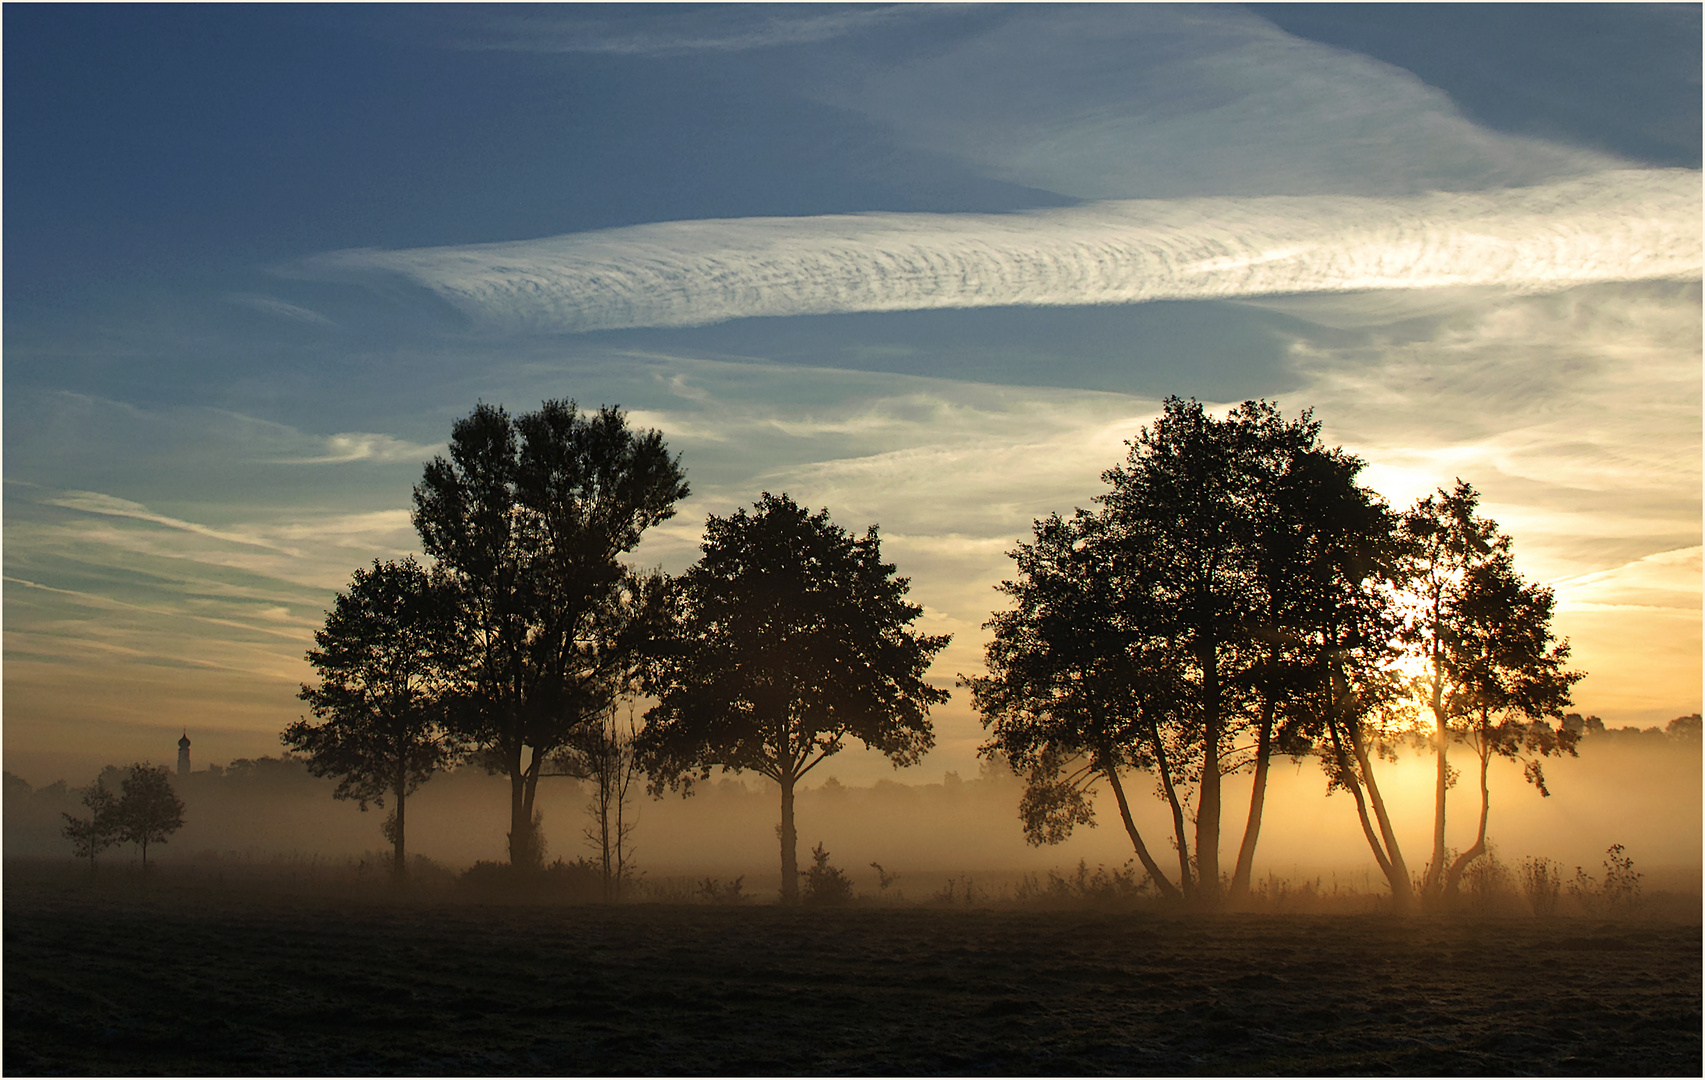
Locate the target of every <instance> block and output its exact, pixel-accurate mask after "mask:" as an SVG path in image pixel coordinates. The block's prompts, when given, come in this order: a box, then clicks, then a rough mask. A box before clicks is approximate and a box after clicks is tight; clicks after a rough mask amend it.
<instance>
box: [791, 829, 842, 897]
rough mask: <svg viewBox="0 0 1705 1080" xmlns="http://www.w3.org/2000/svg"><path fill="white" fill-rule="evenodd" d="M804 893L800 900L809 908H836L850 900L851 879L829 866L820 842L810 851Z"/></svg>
mask: <svg viewBox="0 0 1705 1080" xmlns="http://www.w3.org/2000/svg"><path fill="white" fill-rule="evenodd" d="M803 876H804V878H805V892H804V893H803V895H802V896H801V897H800V900H801V901H802V902H803V903H805V904H807V905H808V906H811V907H836V906H839V905H841V904H845V903H847V902H849V901H851V900H852V879H851V878H849V877H847V875H846V873H845V872H844V871H842V870H839V869H837V868H836V867H833V866H830V865H829V853H828V852H827V851H824V850H823V845H822V843H821V842H819V843H818V844H817V846H816V847H814V848H812V849H811V868H810V869H809V870H807V871H805V873H804V875H803Z"/></svg>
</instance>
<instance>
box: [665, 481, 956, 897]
mask: <svg viewBox="0 0 1705 1080" xmlns="http://www.w3.org/2000/svg"><path fill="white" fill-rule="evenodd" d="M701 550H702V555H701V557H700V558H699V560H698V562H696V563H694V564H693V566H691V567H690V568H689V569H688V570H687V572H686V573H685V574H684V575H683V576H682V578H681V579H680V581H679V582H678V587H677V589H676V591H675V601H676V602H675V609H674V621H673V624H672V630H671V633H670V634H669V636H668V637H667V639H666V640H665V641H664V642H663V644H662V645H661V646H660V648H659V651H658V656H657V659H656V662H655V665H654V666H653V668H652V671H651V681H650V686H649V688H650V690H651V692H652V693H653V694H655V695H656V697H657V698H658V703H657V705H656V706H655V707H654V708H653V709H652V710H651V711H650V712H649V713H648V714H647V724H646V727H645V730H644V731H643V732H641V733H640V737H639V754H640V758H641V761H642V763H643V767H644V769H645V771H646V773H647V774H648V776H649V777H650V778H651V786H652V790H653V791H654V792H659V793H660V792H661V791H662V790H663V789H664V788H665V787H668V786H670V785H673V786H676V787H679V788H686V789H689V790H690V785H691V783H692V781H693V780H694V779H695V778H704V777H708V776H709V775H710V770H711V769H712V768H713V767H715V766H723V767H725V768H728V769H732V770H736V771H738V770H742V769H751V770H753V771H755V772H758V773H760V774H762V775H764V776H767V777H769V778H770V779H772V780H774V781H775V782H776V783H777V784H778V785H780V786H781V796H782V822H781V829H780V833H781V857H782V896H783V898H784V899H785V900H787V901H788V902H792V901H794V900H795V899H796V898H797V896H798V857H797V836H796V832H795V829H794V821H793V792H794V785H795V784H796V783H797V782H798V781H799V779H800V778H801V777H803V776H804V775H805V774H807V773H808V772H810V771H811V770H812V769H813V768H815V767H816V766H817V765H818V764H819V763H821V762H822V761H823V760H824V759H825V758H827V757H829V756H830V755H832V754H835V753H837V752H838V751H839V750H840V749H841V748H842V747H843V746H844V745H845V744H846V742H847V740H848V739H857V740H859V741H860V742H862V743H864V744H865V745H867V746H869V747H871V748H873V749H876V750H879V751H881V752H882V753H883V754H886V755H887V756H888V758H889V759H890V760H891V761H893V762H894V764H895V765H896V766H902V765H910V764H913V763H915V762H916V761H917V760H918V758H919V757H920V756H921V755H922V754H923V752H924V751H926V750H928V749H929V748H930V746H931V745H932V744H933V741H934V736H933V734H932V730H931V727H930V723H929V707H930V706H931V705H932V704H938V703H940V702H942V701H945V700H946V699H947V696H948V694H947V691H945V690H941V689H938V688H936V687H934V686H931V685H930V684H929V683H928V682H927V681H926V680H925V678H924V673H925V671H926V670H927V669H928V667H929V664H930V660H931V659H932V658H933V657H934V656H935V654H936V653H938V652H940V651H941V649H943V648H944V647H945V646H946V645H947V642H948V638H947V637H946V636H945V635H941V636H931V635H923V634H915V633H912V632H911V631H910V630H909V629H908V627H909V626H910V625H911V623H912V622H914V621H915V620H916V619H917V618H918V616H919V615H920V614H922V610H923V609H922V608H920V607H919V606H918V605H916V604H913V603H910V602H908V601H907V600H906V599H905V596H906V591H907V588H908V584H909V583H908V580H907V579H906V578H902V577H896V576H895V568H894V566H893V565H891V564H889V563H885V562H883V561H882V552H881V545H880V542H879V539H878V535H877V530H876V527H875V526H872V527H871V528H870V529H869V530H867V531H866V532H865V534H864V535H863V536H862V537H854V536H852V535H851V534H849V533H847V532H846V531H845V530H844V529H842V528H840V527H839V526H837V525H836V524H835V523H834V522H832V521H831V520H830V519H829V514H828V511H827V510H820V511H818V512H817V513H814V514H813V513H808V512H807V511H806V510H805V509H803V508H802V507H800V506H799V505H798V504H797V503H795V502H794V501H793V500H792V499H790V498H789V497H788V496H787V495H785V494H783V495H779V496H778V495H771V494H770V493H768V492H765V493H764V494H763V495H762V496H761V497H760V498H759V499H758V501H757V502H756V503H755V504H754V506H753V508H752V509H751V511H747V510H746V509H745V508H744V507H742V508H740V509H739V510H736V511H735V512H734V513H733V514H731V515H729V516H727V517H716V516H712V517H711V518H710V519H709V520H708V521H707V522H706V523H705V535H704V540H703V543H702V545H701Z"/></svg>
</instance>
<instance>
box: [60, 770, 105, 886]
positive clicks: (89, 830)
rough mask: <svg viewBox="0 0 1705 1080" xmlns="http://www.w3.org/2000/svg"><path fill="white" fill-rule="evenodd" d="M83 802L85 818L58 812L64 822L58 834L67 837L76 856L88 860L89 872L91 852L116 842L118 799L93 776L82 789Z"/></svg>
mask: <svg viewBox="0 0 1705 1080" xmlns="http://www.w3.org/2000/svg"><path fill="white" fill-rule="evenodd" d="M82 802H83V805H84V806H86V807H88V808H89V816H88V817H86V818H79V817H72V816H71V815H70V814H66V813H61V814H60V817H63V818H64V819H65V826H64V828H63V829H62V830H61V835H63V836H64V837H65V839H67V840H69V841H71V850H72V852H73V853H74V854H75V855H76V856H77V858H79V859H83V858H87V859H88V860H89V872H90V873H91V874H92V873H94V872H95V856H96V855H99V854H100V853H101V852H103V851H105V850H106V849H107V848H109V847H112V846H113V845H114V844H116V843H118V839H119V827H120V826H119V818H118V799H117V798H115V797H114V795H113V793H112V792H111V791H109V790H108V789H107V787H106V785H105V784H102V783H101V782H100V781H99V780H96V781H95V783H94V784H93V785H91V786H90V787H89V788H88V789H87V790H85V791H84V792H83V799H82Z"/></svg>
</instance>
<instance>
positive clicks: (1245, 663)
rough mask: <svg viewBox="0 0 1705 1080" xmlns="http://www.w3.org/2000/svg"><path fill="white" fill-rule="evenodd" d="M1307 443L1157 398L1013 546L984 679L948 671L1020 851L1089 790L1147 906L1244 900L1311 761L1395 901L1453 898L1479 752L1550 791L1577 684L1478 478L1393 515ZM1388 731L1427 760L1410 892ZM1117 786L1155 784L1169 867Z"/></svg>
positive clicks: (1243, 418) (1065, 830)
mask: <svg viewBox="0 0 1705 1080" xmlns="http://www.w3.org/2000/svg"><path fill="white" fill-rule="evenodd" d="M1319 432H1320V426H1319V424H1318V423H1317V422H1315V421H1314V420H1313V418H1312V416H1311V415H1310V414H1308V413H1304V414H1303V415H1302V416H1300V417H1298V418H1296V419H1286V418H1285V417H1284V416H1282V415H1281V414H1280V412H1279V411H1278V410H1277V409H1276V408H1274V407H1273V406H1271V405H1269V404H1267V403H1265V402H1246V403H1245V404H1243V405H1242V406H1240V407H1238V408H1236V409H1233V410H1231V412H1230V413H1229V414H1228V415H1227V416H1226V417H1225V418H1224V419H1218V418H1215V417H1213V416H1210V415H1208V414H1207V413H1206V411H1205V410H1204V409H1203V408H1202V406H1201V405H1200V404H1199V403H1197V402H1194V401H1183V400H1179V399H1177V398H1173V399H1169V400H1168V401H1167V402H1166V403H1165V407H1164V410H1163V412H1162V414H1161V415H1160V417H1159V418H1158V419H1157V420H1156V421H1155V423H1154V424H1153V425H1152V426H1150V427H1147V428H1145V429H1143V431H1142V432H1141V434H1140V435H1139V437H1138V438H1137V439H1135V440H1133V441H1132V443H1131V444H1130V452H1129V455H1128V457H1127V459H1126V460H1125V462H1124V463H1123V464H1121V465H1119V466H1117V467H1115V468H1113V469H1110V470H1108V471H1107V472H1106V473H1104V474H1103V480H1104V481H1105V482H1106V483H1107V484H1108V485H1109V490H1108V491H1107V492H1106V493H1104V494H1102V495H1101V496H1098V498H1097V502H1098V503H1099V506H1098V508H1097V509H1095V510H1084V509H1079V510H1077V511H1076V512H1075V513H1074V514H1073V515H1072V516H1071V517H1069V518H1067V517H1061V516H1059V515H1057V514H1056V515H1052V516H1050V517H1048V518H1046V519H1043V520H1039V521H1037V522H1036V523H1035V527H1034V537H1033V539H1032V540H1031V542H1029V543H1022V544H1020V545H1019V547H1018V548H1017V549H1016V550H1015V551H1013V552H1012V553H1011V555H1012V557H1013V558H1014V560H1015V561H1016V563H1017V570H1018V573H1017V575H1016V576H1015V577H1014V579H1013V580H1011V581H1007V582H1004V583H1003V584H1002V585H1001V586H1000V588H1001V590H1002V591H1003V592H1004V593H1006V594H1007V595H1008V596H1010V597H1011V598H1012V600H1013V601H1014V605H1013V607H1012V608H1011V609H1010V610H1008V611H1004V612H1001V613H999V614H997V615H995V616H994V618H993V619H992V620H991V621H990V622H989V623H988V624H987V627H988V628H989V629H990V630H992V631H993V639H992V641H991V642H990V644H989V646H988V649H987V655H986V674H983V675H978V676H973V677H963V676H962V677H961V679H962V684H964V685H967V686H969V687H970V689H971V692H972V695H973V698H974V700H975V704H976V706H977V708H978V709H979V711H980V712H981V714H982V717H983V720H984V724H985V725H986V727H987V728H988V730H989V732H990V735H991V737H990V739H989V741H988V743H987V744H986V745H985V746H984V748H983V749H984V752H985V753H990V754H994V753H998V754H1001V755H1004V756H1006V757H1007V758H1008V759H1009V760H1010V761H1011V762H1012V763H1013V765H1014V767H1015V768H1017V769H1020V770H1023V771H1024V773H1025V775H1026V778H1027V786H1026V791H1025V795H1024V798H1023V801H1022V803H1021V816H1022V818H1023V821H1024V827H1025V830H1026V833H1027V835H1028V836H1029V837H1030V838H1031V839H1032V841H1033V842H1037V843H1047V842H1058V841H1060V840H1063V839H1064V838H1065V837H1066V836H1068V835H1070V833H1071V831H1072V829H1073V828H1074V827H1075V826H1077V825H1081V824H1085V823H1088V822H1090V821H1092V820H1093V815H1094V805H1093V801H1092V796H1093V794H1094V791H1095V790H1096V789H1097V787H1098V786H1099V785H1101V784H1105V785H1106V787H1107V788H1108V789H1109V790H1110V791H1111V792H1112V794H1113V797H1114V801H1115V803H1116V805H1117V806H1118V809H1119V813H1120V817H1121V819H1122V821H1123V823H1124V826H1125V829H1126V831H1127V832H1128V834H1129V835H1130V839H1131V843H1132V846H1133V848H1134V850H1135V852H1136V855H1137V858H1138V859H1139V860H1140V861H1141V862H1142V865H1143V866H1144V868H1145V869H1146V870H1147V872H1148V874H1149V876H1150V878H1151V879H1152V880H1153V881H1154V883H1155V885H1156V886H1157V887H1158V888H1159V889H1160V891H1161V892H1163V893H1165V894H1167V895H1172V896H1178V897H1182V898H1187V899H1190V900H1192V901H1194V902H1197V903H1199V904H1201V905H1203V906H1207V907H1212V906H1214V905H1216V904H1217V903H1219V902H1221V901H1222V900H1223V899H1224V897H1225V894H1226V893H1227V892H1229V893H1230V894H1231V896H1232V897H1233V898H1235V897H1236V896H1238V895H1239V894H1243V893H1246V892H1247V890H1248V889H1249V879H1250V870H1251V865H1252V862H1253V859H1254V854H1255V849H1256V844H1257V841H1258V838H1259V834H1260V827H1261V816H1262V809H1263V800H1264V798H1265V793H1266V781H1267V774H1268V769H1269V767H1270V763H1271V761H1272V759H1273V758H1274V756H1275V755H1291V756H1296V757H1301V756H1303V755H1314V756H1317V757H1318V760H1319V761H1320V762H1321V764H1322V766H1323V768H1324V769H1325V771H1326V774H1327V778H1328V781H1329V784H1330V786H1331V787H1332V788H1337V789H1342V790H1344V791H1346V792H1348V793H1349V794H1350V796H1351V801H1352V802H1353V803H1354V806H1355V809H1356V812H1357V814H1358V816H1359V818H1360V822H1361V825H1362V830H1363V833H1364V835H1365V836H1366V838H1367V842H1368V845H1369V848H1370V850H1371V852H1372V854H1373V857H1374V860H1375V861H1376V863H1378V865H1379V868H1380V870H1381V872H1382V873H1383V874H1384V875H1385V876H1386V878H1387V880H1388V881H1389V883H1390V888H1391V892H1392V896H1393V899H1394V903H1395V906H1396V907H1397V908H1398V909H1399V910H1406V909H1410V908H1413V907H1414V906H1415V905H1416V904H1417V902H1420V901H1425V900H1430V899H1437V898H1442V897H1445V896H1448V895H1449V894H1451V893H1452V892H1454V890H1455V889H1456V888H1457V885H1458V883H1459V881H1460V880H1461V877H1462V875H1463V873H1464V871H1465V869H1466V868H1467V866H1468V865H1469V864H1470V863H1471V862H1472V861H1473V860H1474V859H1475V858H1477V857H1479V856H1480V855H1482V854H1483V853H1484V852H1485V851H1486V843H1485V841H1486V828H1487V821H1488V817H1489V814H1490V805H1491V800H1490V793H1489V790H1488V784H1487V775H1488V766H1489V764H1490V762H1491V760H1492V758H1493V757H1496V756H1503V757H1511V758H1518V759H1520V760H1522V761H1523V762H1524V763H1525V766H1526V775H1527V778H1528V779H1529V780H1530V781H1531V782H1532V783H1534V784H1535V785H1537V786H1538V787H1539V790H1540V791H1541V792H1544V791H1545V779H1544V773H1543V770H1542V768H1541V759H1542V758H1544V757H1546V756H1548V755H1553V754H1558V753H1573V752H1574V745H1575V740H1576V731H1575V730H1573V729H1571V728H1570V727H1568V726H1563V725H1561V724H1557V725H1554V724H1553V723H1552V721H1553V720H1557V721H1561V720H1562V717H1563V708H1564V706H1566V705H1567V704H1569V691H1570V687H1571V686H1572V685H1573V684H1574V683H1575V681H1577V680H1578V679H1579V678H1580V677H1581V673H1579V672H1575V671H1571V670H1568V669H1567V668H1566V667H1565V663H1566V660H1567V657H1568V651H1569V650H1568V645H1567V643H1566V642H1558V641H1556V640H1554V638H1553V635H1552V633H1551V629H1550V621H1551V614H1552V609H1553V598H1552V594H1551V592H1550V590H1549V589H1546V588H1543V587H1540V586H1537V585H1534V584H1531V583H1528V582H1526V581H1524V580H1523V579H1522V578H1521V576H1520V575H1519V574H1518V573H1517V572H1516V570H1515V568H1514V564H1513V560H1512V556H1511V542H1510V538H1509V537H1508V536H1506V535H1504V534H1502V533H1501V532H1500V531H1499V530H1498V527H1497V525H1496V523H1495V522H1493V521H1491V520H1490V519H1488V518H1485V517H1483V516H1482V515H1480V513H1479V509H1478V501H1479V496H1478V494H1477V493H1476V492H1475V490H1474V489H1473V487H1471V486H1470V485H1468V484H1466V483H1463V482H1461V481H1460V480H1459V481H1458V482H1457V484H1456V485H1455V487H1454V488H1452V489H1451V490H1448V491H1446V490H1440V491H1438V492H1436V493H1435V494H1433V495H1430V496H1428V497H1426V498H1424V499H1421V500H1419V501H1418V502H1416V503H1415V505H1414V506H1412V507H1410V508H1409V509H1408V510H1406V511H1403V512H1401V513H1399V512H1395V511H1393V510H1392V509H1391V508H1390V507H1388V506H1387V505H1386V504H1385V502H1384V501H1383V500H1382V499H1381V498H1380V497H1379V496H1378V495H1376V494H1375V493H1374V492H1372V491H1370V490H1369V489H1367V488H1366V487H1363V486H1361V485H1360V484H1358V483H1357V482H1356V478H1357V475H1358V473H1359V472H1360V470H1361V469H1362V467H1363V462H1362V461H1360V460H1359V459H1358V458H1356V457H1354V456H1353V455H1350V454H1346V453H1344V452H1343V451H1342V450H1338V449H1329V448H1327V447H1325V446H1323V445H1322V444H1321V442H1320V439H1319ZM1404 741H1420V742H1422V743H1423V744H1424V745H1425V746H1426V747H1427V748H1428V749H1429V751H1430V752H1431V753H1432V754H1433V755H1434V756H1435V758H1436V762H1437V780H1436V790H1435V799H1434V823H1433V835H1432V850H1431V852H1430V859H1429V861H1428V862H1427V863H1426V865H1425V868H1424V871H1423V872H1422V873H1421V874H1420V875H1418V878H1416V877H1412V875H1411V871H1410V870H1409V866H1408V863H1407V861H1406V860H1405V857H1404V854H1403V851H1402V849H1401V847H1400V845H1399V844H1398V841H1397V837H1396V834H1395V831H1394V829H1393V826H1392V821H1391V817H1390V815H1389V813H1388V812H1387V808H1386V805H1385V801H1384V799H1383V798H1382V796H1381V792H1380V788H1379V782H1378V776H1377V770H1376V768H1375V763H1376V761H1378V760H1379V759H1380V758H1381V757H1382V756H1385V757H1392V756H1394V750H1395V748H1396V747H1397V746H1398V745H1399V744H1400V743H1402V742H1404ZM1456 747H1465V748H1466V749H1467V751H1468V752H1470V753H1471V754H1472V755H1473V757H1472V759H1471V761H1472V763H1473V765H1474V766H1476V768H1477V772H1478V785H1477V795H1478V802H1479V806H1478V810H1479V827H1478V831H1477V833H1476V839H1475V842H1474V843H1473V845H1471V846H1470V847H1469V848H1467V849H1466V850H1464V851H1462V852H1460V853H1454V854H1453V853H1452V852H1450V851H1449V850H1447V848H1446V846H1445V818H1446V803H1447V792H1448V791H1449V789H1450V788H1452V787H1453V786H1454V784H1455V782H1456V779H1457V775H1458V774H1457V769H1456V767H1455V766H1454V765H1452V764H1451V763H1450V754H1451V751H1452V750H1453V749H1454V748H1456ZM1132 770H1142V771H1146V772H1149V773H1151V774H1152V775H1153V776H1154V777H1155V780H1156V794H1157V796H1158V797H1159V798H1161V799H1162V800H1163V801H1164V802H1165V804H1166V805H1167V807H1168V808H1169V810H1170V812H1171V819H1172V825H1173V830H1172V831H1173V835H1172V837H1171V844H1172V847H1173V849H1174V853H1175V855H1176V864H1175V866H1174V867H1173V868H1171V869H1170V870H1169V869H1167V868H1165V867H1163V866H1162V865H1161V863H1160V861H1159V859H1158V858H1157V856H1156V854H1155V852H1154V851H1153V850H1152V849H1151V847H1150V846H1149V844H1148V842H1147V841H1145V839H1144V837H1143V836H1142V834H1141V833H1140V831H1139V830H1138V828H1137V826H1136V824H1135V822H1134V819H1133V817H1132V814H1131V812H1130V804H1129V801H1128V798H1127V795H1126V792H1125V787H1124V782H1123V778H1124V777H1125V776H1126V775H1128V774H1129V773H1130V772H1131V771H1132ZM1240 770H1247V771H1248V772H1249V773H1251V774H1252V781H1253V783H1252V790H1251V795H1250V802H1249V806H1248V810H1247V815H1246V817H1245V824H1244V828H1243V834H1242V840H1241V843H1240V845H1239V847H1238V851H1237V856H1236V861H1235V863H1234V865H1233V867H1232V870H1231V873H1230V875H1229V876H1226V875H1223V874H1222V870H1221V864H1220V843H1221V831H1222V828H1223V819H1224V816H1225V808H1224V807H1223V805H1222V798H1221V789H1222V780H1223V778H1224V777H1225V776H1226V775H1228V774H1230V773H1233V772H1237V771H1240ZM1192 819H1193V825H1194V827H1193V829H1192V828H1191V827H1190V822H1191V821H1192Z"/></svg>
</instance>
